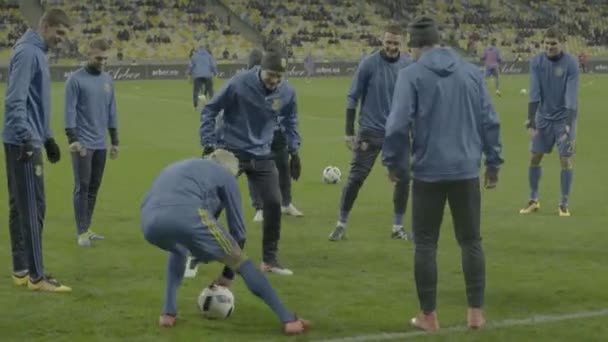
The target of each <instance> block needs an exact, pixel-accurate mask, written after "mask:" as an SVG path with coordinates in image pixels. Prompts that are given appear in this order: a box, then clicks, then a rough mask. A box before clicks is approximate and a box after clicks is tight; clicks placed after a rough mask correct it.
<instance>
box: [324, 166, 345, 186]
mask: <svg viewBox="0 0 608 342" xmlns="http://www.w3.org/2000/svg"><path fill="white" fill-rule="evenodd" d="M341 178H342V172H340V169H338V168H337V167H336V166H328V167H326V168H325V169H323V182H324V183H325V184H336V183H338V182H340V179H341Z"/></svg>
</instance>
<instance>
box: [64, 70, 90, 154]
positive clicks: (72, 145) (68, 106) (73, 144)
mask: <svg viewBox="0 0 608 342" xmlns="http://www.w3.org/2000/svg"><path fill="white" fill-rule="evenodd" d="M79 92H80V88H79V87H78V81H77V80H76V78H75V77H70V78H69V79H68V81H67V82H66V84H65V93H64V101H63V124H64V128H65V134H66V136H67V138H68V145H69V148H68V149H69V151H70V152H78V153H80V155H81V156H85V155H86V154H87V151H86V150H85V148H84V146H82V145H81V144H80V142H79V141H78V134H77V133H76V116H77V115H78V114H77V111H76V107H77V105H78V96H79Z"/></svg>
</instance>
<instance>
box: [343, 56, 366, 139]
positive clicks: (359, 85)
mask: <svg viewBox="0 0 608 342" xmlns="http://www.w3.org/2000/svg"><path fill="white" fill-rule="evenodd" d="M366 61H367V60H366V59H364V60H363V61H361V63H359V66H358V67H357V70H356V71H355V75H354V76H353V80H352V82H351V84H350V89H349V90H348V95H347V97H346V129H345V131H346V132H345V133H346V144H347V145H348V147H349V148H350V149H354V148H355V147H356V145H357V142H356V139H355V119H356V118H357V105H358V104H359V101H360V100H361V98H362V97H364V95H365V92H366V91H367V85H368V83H369V79H370V77H371V72H370V70H369V67H368V63H366Z"/></svg>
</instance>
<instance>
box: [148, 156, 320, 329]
mask: <svg viewBox="0 0 608 342" xmlns="http://www.w3.org/2000/svg"><path fill="white" fill-rule="evenodd" d="M237 172H238V160H237V159H236V157H235V156H234V155H233V154H232V153H230V152H228V151H226V150H216V151H215V152H213V153H212V154H210V155H209V156H208V157H207V158H204V159H199V158H196V159H187V160H183V161H180V162H177V163H174V164H172V165H169V166H168V167H167V168H165V169H164V170H163V171H161V173H160V175H159V176H158V177H157V178H156V179H155V180H154V182H153V184H152V187H151V188H150V190H149V191H148V193H147V194H146V197H145V199H144V201H143V204H142V206H141V229H142V231H143V233H144V237H145V239H146V240H147V241H148V242H149V243H151V244H153V245H155V246H157V247H159V248H161V249H164V250H166V251H167V252H169V258H168V261H167V283H166V290H165V301H164V305H163V309H162V314H161V316H160V320H159V325H160V326H163V327H173V326H174V325H175V323H176V317H177V289H178V288H179V286H180V285H181V282H182V279H183V276H184V267H185V263H186V256H187V254H188V251H190V253H191V254H192V255H193V256H194V257H196V258H197V259H198V260H199V261H201V262H204V263H208V262H211V261H219V262H221V263H223V264H225V265H226V267H224V271H223V272H222V275H221V276H220V277H219V278H218V280H217V281H216V283H217V284H220V285H223V286H230V285H231V283H232V280H233V278H234V272H233V271H232V270H236V271H237V272H238V273H240V274H241V276H242V277H243V280H244V281H245V284H247V287H248V288H249V290H250V291H251V292H252V293H253V294H255V295H256V296H258V297H260V298H261V299H262V300H263V301H264V302H266V304H267V305H268V306H269V307H270V308H271V309H272V310H273V311H274V312H275V313H276V315H277V316H278V317H279V319H280V321H281V323H282V325H283V332H284V333H285V334H290V335H292V334H300V333H304V332H305V331H306V330H307V329H308V328H309V326H310V323H309V322H308V321H305V320H303V319H299V318H297V317H296V316H295V315H294V314H293V313H291V312H290V311H288V310H287V308H286V307H285V305H283V303H282V302H281V300H280V298H279V297H278V295H277V293H276V292H275V291H274V289H273V288H272V286H271V285H270V282H268V279H267V278H266V276H264V275H263V274H262V273H261V272H260V271H258V270H257V269H256V268H255V266H254V264H253V262H252V261H251V260H249V259H248V258H247V257H246V256H245V255H244V254H243V252H242V248H243V246H244V244H245V224H244V220H243V214H242V210H241V207H242V206H241V195H240V192H239V187H238V184H237V182H236V177H235V176H236V174H237ZM224 209H225V210H226V218H227V222H228V228H229V229H228V230H226V229H224V228H223V227H222V225H221V224H220V223H219V222H217V218H218V216H219V214H220V213H221V211H222V210H224Z"/></svg>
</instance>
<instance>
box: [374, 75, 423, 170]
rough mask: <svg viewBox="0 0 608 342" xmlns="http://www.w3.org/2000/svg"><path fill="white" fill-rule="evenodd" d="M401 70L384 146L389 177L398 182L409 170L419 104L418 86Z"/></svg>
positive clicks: (384, 159) (387, 124) (383, 158)
mask: <svg viewBox="0 0 608 342" xmlns="http://www.w3.org/2000/svg"><path fill="white" fill-rule="evenodd" d="M406 72H407V70H406V69H404V70H401V71H400V72H399V75H398V76H397V81H396V83H395V92H394V94H395V96H393V103H392V105H391V112H390V114H389V115H388V118H387V120H386V133H385V137H384V145H383V146H382V163H383V164H384V166H386V168H387V169H388V172H389V179H390V180H391V181H392V182H396V181H397V180H398V179H399V175H401V174H403V173H404V172H408V171H409V168H410V153H411V146H410V145H411V142H410V136H411V132H410V130H411V127H412V125H411V123H412V120H413V118H414V115H415V113H416V110H417V107H418V104H417V97H416V88H415V86H414V85H413V84H412V82H411V81H410V80H409V77H408V75H406Z"/></svg>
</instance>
